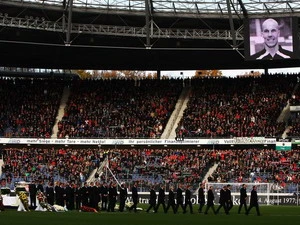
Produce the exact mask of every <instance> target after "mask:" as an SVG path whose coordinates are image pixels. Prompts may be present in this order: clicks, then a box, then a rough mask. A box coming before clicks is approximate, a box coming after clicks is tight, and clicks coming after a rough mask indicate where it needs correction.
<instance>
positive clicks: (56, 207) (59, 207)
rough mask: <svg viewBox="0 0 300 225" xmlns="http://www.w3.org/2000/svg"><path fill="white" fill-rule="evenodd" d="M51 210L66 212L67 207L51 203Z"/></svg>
mask: <svg viewBox="0 0 300 225" xmlns="http://www.w3.org/2000/svg"><path fill="white" fill-rule="evenodd" d="M51 209H52V211H53V212H66V211H68V209H67V207H63V206H60V205H53V206H52V207H51Z"/></svg>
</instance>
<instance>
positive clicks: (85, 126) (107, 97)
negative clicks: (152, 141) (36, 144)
mask: <svg viewBox="0 0 300 225" xmlns="http://www.w3.org/2000/svg"><path fill="white" fill-rule="evenodd" d="M181 89H182V83H181V82H180V81H177V80H169V79H168V80H138V81H135V80H93V81H76V82H74V83H73V85H72V88H71V95H70V97H69V101H68V105H67V107H66V109H65V115H64V117H63V118H62V120H61V121H60V122H59V124H58V127H59V132H58V134H57V137H58V138H66V137H68V138H80V137H84V138H88V137H99V138H159V137H160V135H161V134H162V132H163V129H164V128H165V126H166V123H167V122H168V119H169V117H170V115H171V113H172V111H173V110H174V108H175V104H176V103H177V99H178V97H179V94H180V93H181Z"/></svg>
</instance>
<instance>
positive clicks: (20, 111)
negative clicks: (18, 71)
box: [0, 78, 64, 138]
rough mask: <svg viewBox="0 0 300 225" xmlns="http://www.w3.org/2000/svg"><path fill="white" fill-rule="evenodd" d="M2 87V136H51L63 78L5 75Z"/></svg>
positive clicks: (1, 83) (0, 111) (0, 132)
mask: <svg viewBox="0 0 300 225" xmlns="http://www.w3.org/2000/svg"><path fill="white" fill-rule="evenodd" d="M0 87H1V88H0V98H1V103H0V136H1V137H42V138H49V137H50V136H51V133H52V128H53V126H54V124H55V118H56V115H57V110H58V107H59V104H60V99H61V95H62V90H63V87H64V83H63V81H61V80H59V79H54V80H53V79H18V78H14V79H3V78H2V79H0Z"/></svg>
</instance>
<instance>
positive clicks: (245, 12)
mask: <svg viewBox="0 0 300 225" xmlns="http://www.w3.org/2000/svg"><path fill="white" fill-rule="evenodd" d="M237 1H238V3H239V4H240V6H241V9H242V11H243V16H244V17H245V18H248V12H247V9H246V8H245V5H244V3H243V1H242V0H237Z"/></svg>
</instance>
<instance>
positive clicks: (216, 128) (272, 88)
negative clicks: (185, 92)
mask: <svg viewBox="0 0 300 225" xmlns="http://www.w3.org/2000/svg"><path fill="white" fill-rule="evenodd" d="M295 79H297V78H296V76H291V77H286V76H282V75H281V76H263V77H261V78H243V79H230V78H227V79H207V80H195V81H193V91H192V94H191V96H190V100H189V102H188V106H187V109H186V110H185V112H184V116H183V118H182V120H181V122H180V123H179V126H178V128H177V132H178V133H179V132H181V133H183V135H184V136H185V137H209V138H215V137H253V136H263V137H275V136H278V135H280V134H282V133H283V132H284V130H285V124H283V123H277V122H276V121H277V118H278V117H279V115H280V113H281V111H282V109H283V108H284V107H285V106H286V105H287V102H288V100H289V99H290V96H291V93H292V91H293V89H294V87H295V85H296V82H295Z"/></svg>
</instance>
